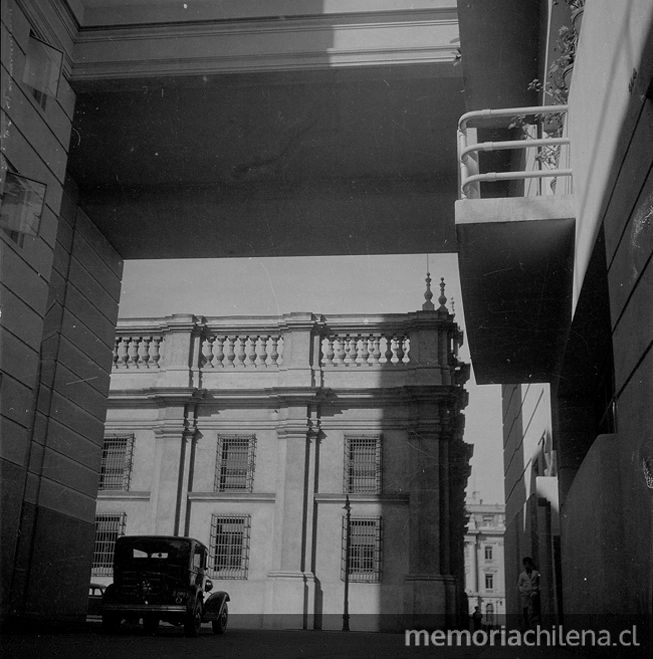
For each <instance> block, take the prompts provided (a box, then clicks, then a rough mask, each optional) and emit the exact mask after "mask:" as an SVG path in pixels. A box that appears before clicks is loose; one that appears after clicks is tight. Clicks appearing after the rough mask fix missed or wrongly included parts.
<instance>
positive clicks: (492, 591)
mask: <svg viewBox="0 0 653 659" xmlns="http://www.w3.org/2000/svg"><path fill="white" fill-rule="evenodd" d="M465 507H466V509H467V513H468V515H469V522H468V523H467V533H466V534H465V593H466V594H467V603H468V606H469V614H470V615H471V614H472V613H474V609H475V608H476V607H477V606H478V607H479V609H480V611H481V613H482V615H483V620H482V622H483V625H484V626H496V625H501V624H503V623H504V622H505V614H506V578H505V571H504V551H503V536H504V534H505V531H506V527H505V515H504V507H503V505H501V504H498V503H491V504H487V503H483V500H482V499H480V500H472V502H470V503H468V504H467V505H466V506H465Z"/></svg>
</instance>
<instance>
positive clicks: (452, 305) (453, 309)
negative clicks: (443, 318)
mask: <svg viewBox="0 0 653 659" xmlns="http://www.w3.org/2000/svg"><path fill="white" fill-rule="evenodd" d="M449 302H450V304H451V315H452V316H455V315H456V306H455V304H454V301H453V295H452V296H451V300H449Z"/></svg>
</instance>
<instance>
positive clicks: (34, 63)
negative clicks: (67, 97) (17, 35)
mask: <svg viewBox="0 0 653 659" xmlns="http://www.w3.org/2000/svg"><path fill="white" fill-rule="evenodd" d="M62 63H63V53H62V52H61V51H60V50H57V49H56V48H53V47H52V46H50V45H49V44H47V43H45V41H42V40H41V39H39V38H38V37H37V36H36V35H35V34H33V33H32V34H30V35H29V43H28V44H27V53H26V54H25V69H24V70H23V82H24V83H25V84H26V85H28V86H29V87H31V88H32V93H33V95H34V98H35V99H36V101H37V103H38V104H39V105H40V106H41V108H43V109H44V110H45V105H46V101H47V97H48V96H51V97H52V98H56V96H57V92H58V89H59V77H60V75H61V65H62Z"/></svg>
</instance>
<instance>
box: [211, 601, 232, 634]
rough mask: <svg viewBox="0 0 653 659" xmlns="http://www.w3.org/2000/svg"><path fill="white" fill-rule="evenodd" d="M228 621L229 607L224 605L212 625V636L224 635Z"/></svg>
mask: <svg viewBox="0 0 653 659" xmlns="http://www.w3.org/2000/svg"><path fill="white" fill-rule="evenodd" d="M228 619H229V607H228V606H227V604H226V603H225V605H224V606H223V607H222V611H220V616H219V618H218V619H217V620H214V621H213V623H212V626H213V633H214V634H224V633H225V632H226V631H227V620H228Z"/></svg>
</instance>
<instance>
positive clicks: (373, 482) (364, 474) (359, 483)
mask: <svg viewBox="0 0 653 659" xmlns="http://www.w3.org/2000/svg"><path fill="white" fill-rule="evenodd" d="M381 488H382V467H381V436H380V435H368V436H360V435H359V436H345V473H344V491H345V492H346V493H356V492H358V493H368V494H380V493H381Z"/></svg>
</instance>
